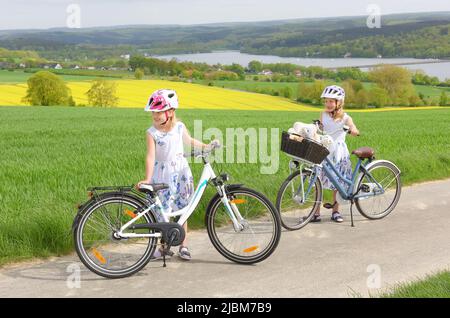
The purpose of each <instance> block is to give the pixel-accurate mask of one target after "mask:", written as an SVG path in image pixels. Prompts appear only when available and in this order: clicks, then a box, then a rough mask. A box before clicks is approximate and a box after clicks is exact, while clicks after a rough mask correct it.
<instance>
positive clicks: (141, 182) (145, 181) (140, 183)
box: [135, 180, 150, 190]
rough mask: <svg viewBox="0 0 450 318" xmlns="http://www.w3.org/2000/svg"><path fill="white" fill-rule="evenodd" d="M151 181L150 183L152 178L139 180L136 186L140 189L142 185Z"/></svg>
mask: <svg viewBox="0 0 450 318" xmlns="http://www.w3.org/2000/svg"><path fill="white" fill-rule="evenodd" d="M149 183H150V180H142V181H139V182H138V183H137V184H136V185H135V188H136V189H137V190H139V188H140V187H141V185H142V184H149Z"/></svg>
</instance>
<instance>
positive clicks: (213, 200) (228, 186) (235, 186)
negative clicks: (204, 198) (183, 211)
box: [205, 183, 244, 225]
mask: <svg viewBox="0 0 450 318" xmlns="http://www.w3.org/2000/svg"><path fill="white" fill-rule="evenodd" d="M243 185H244V184H243V183H241V184H225V185H224V186H225V192H226V193H228V192H230V191H233V190H236V189H239V188H241V187H242V186H243ZM221 198H222V197H221V196H220V195H219V194H218V193H216V195H214V196H213V197H212V198H211V200H210V201H209V203H208V206H207V207H206V212H205V225H207V224H208V216H209V212H210V211H211V209H212V207H213V205H214V204H215V203H216V201H220V199H221Z"/></svg>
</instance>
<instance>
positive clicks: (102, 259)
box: [92, 248, 106, 265]
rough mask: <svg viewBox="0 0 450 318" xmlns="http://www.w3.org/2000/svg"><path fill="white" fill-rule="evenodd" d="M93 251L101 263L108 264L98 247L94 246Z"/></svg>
mask: <svg viewBox="0 0 450 318" xmlns="http://www.w3.org/2000/svg"><path fill="white" fill-rule="evenodd" d="M92 253H93V254H94V256H95V258H96V259H98V261H99V262H100V263H102V264H103V265H104V264H106V259H105V258H104V257H103V255H102V254H101V253H100V252H99V251H98V250H97V249H96V248H92Z"/></svg>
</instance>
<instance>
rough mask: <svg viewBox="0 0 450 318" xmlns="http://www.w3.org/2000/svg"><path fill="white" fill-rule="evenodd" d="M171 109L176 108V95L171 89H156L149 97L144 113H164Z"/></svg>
mask: <svg viewBox="0 0 450 318" xmlns="http://www.w3.org/2000/svg"><path fill="white" fill-rule="evenodd" d="M172 108H173V109H177V108H178V96H177V93H176V92H175V91H174V90H171V89H158V90H157V91H155V92H153V93H152V94H151V95H150V98H149V99H148V103H147V106H145V111H146V112H164V111H166V110H169V109H172Z"/></svg>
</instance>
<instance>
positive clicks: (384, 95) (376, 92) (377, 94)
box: [369, 86, 391, 108]
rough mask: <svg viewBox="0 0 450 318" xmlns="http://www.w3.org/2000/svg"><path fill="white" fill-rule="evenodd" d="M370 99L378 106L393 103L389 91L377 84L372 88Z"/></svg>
mask: <svg viewBox="0 0 450 318" xmlns="http://www.w3.org/2000/svg"><path fill="white" fill-rule="evenodd" d="M369 101H370V103H371V104H373V105H374V106H375V107H377V108H379V107H384V106H386V105H389V104H391V101H390V100H389V95H388V92H387V91H386V90H385V89H384V88H381V87H379V86H375V87H374V88H372V89H371V90H370V92H369Z"/></svg>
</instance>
